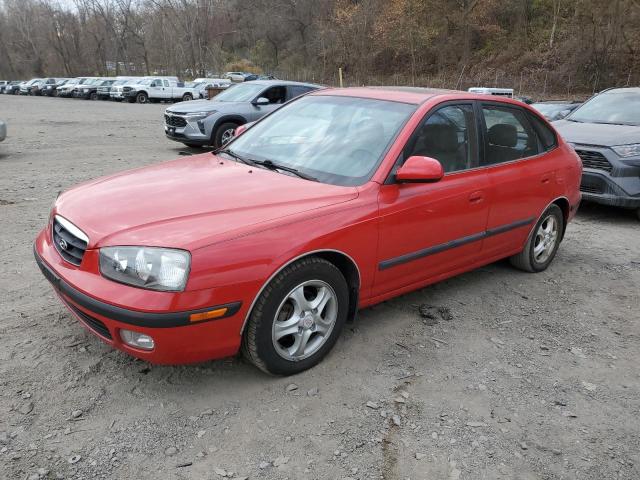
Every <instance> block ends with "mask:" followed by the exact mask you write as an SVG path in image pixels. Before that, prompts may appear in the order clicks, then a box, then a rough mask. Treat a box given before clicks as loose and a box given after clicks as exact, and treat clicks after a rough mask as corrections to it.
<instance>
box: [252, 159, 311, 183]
mask: <svg viewBox="0 0 640 480" xmlns="http://www.w3.org/2000/svg"><path fill="white" fill-rule="evenodd" d="M252 161H253V163H255V164H256V165H260V166H262V167H265V168H268V169H269V170H282V171H283V172H289V173H293V174H294V175H296V176H297V177H300V178H304V179H305V180H311V181H312V182H317V181H318V179H317V178H316V177H312V176H311V175H307V174H306V173H302V172H301V171H300V170H297V169H295V168H293V167H287V166H286V165H280V164H279V163H275V162H274V161H272V160H252Z"/></svg>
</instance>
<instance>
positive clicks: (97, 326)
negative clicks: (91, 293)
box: [65, 302, 113, 340]
mask: <svg viewBox="0 0 640 480" xmlns="http://www.w3.org/2000/svg"><path fill="white" fill-rule="evenodd" d="M65 303H66V304H67V306H68V307H69V308H70V309H71V311H72V312H73V313H75V314H76V315H77V316H78V317H80V320H82V321H83V322H84V323H85V325H86V326H87V327H89V328H90V329H91V330H93V331H94V332H96V333H97V334H98V335H100V336H101V337H104V338H106V339H108V340H113V337H112V336H111V332H110V331H109V329H108V328H107V326H106V325H105V324H104V323H102V322H101V321H100V320H98V319H97V318H94V317H92V316H91V315H87V314H86V313H84V312H83V311H82V310H80V309H79V308H77V307H76V306H75V305H72V304H71V303H69V302H65Z"/></svg>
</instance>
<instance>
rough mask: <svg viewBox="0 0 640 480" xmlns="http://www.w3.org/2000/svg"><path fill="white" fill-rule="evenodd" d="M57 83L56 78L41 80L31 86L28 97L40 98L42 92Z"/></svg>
mask: <svg viewBox="0 0 640 480" xmlns="http://www.w3.org/2000/svg"><path fill="white" fill-rule="evenodd" d="M57 82H58V79H57V78H43V79H42V80H40V81H39V82H36V83H34V84H33V85H32V86H31V91H30V92H29V94H30V95H33V96H36V97H39V96H42V94H43V93H42V92H44V91H46V89H47V87H48V86H53V85H55V84H56V83H57Z"/></svg>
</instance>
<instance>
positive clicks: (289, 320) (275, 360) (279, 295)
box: [242, 257, 349, 375]
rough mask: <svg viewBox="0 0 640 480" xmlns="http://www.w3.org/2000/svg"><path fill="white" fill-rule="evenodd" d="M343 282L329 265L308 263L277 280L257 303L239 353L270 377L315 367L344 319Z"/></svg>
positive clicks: (316, 260) (313, 260)
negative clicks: (270, 375)
mask: <svg viewBox="0 0 640 480" xmlns="http://www.w3.org/2000/svg"><path fill="white" fill-rule="evenodd" d="M348 307H349V291H348V287H347V282H346V280H345V278H344V276H343V275H342V273H341V272H340V270H338V268H337V267H336V266H335V265H333V264H332V263H330V262H328V261H326V260H324V259H321V258H317V257H308V258H305V259H302V260H299V261H297V262H295V263H293V264H292V265H289V266H288V267H286V268H285V269H284V270H282V271H281V272H280V273H278V274H277V275H276V277H275V278H274V279H273V280H271V282H270V283H269V284H268V285H267V286H266V287H265V289H264V290H263V291H262V293H261V294H260V296H259V297H258V299H257V301H256V303H255V305H254V307H253V310H252V311H251V315H250V317H249V322H248V323H247V327H246V330H245V332H244V335H243V338H242V352H243V354H244V356H245V357H246V358H247V359H248V360H249V361H250V362H251V363H253V364H254V365H255V366H256V367H258V368H259V369H261V370H262V371H264V372H266V373H270V374H272V375H292V374H294V373H298V372H302V371H303V370H306V369H308V368H311V367H313V366H314V365H316V364H317V363H318V362H320V360H322V358H324V356H325V355H326V354H327V353H329V351H330V350H331V348H332V347H333V346H334V344H335V343H336V341H337V339H338V336H339V335H340V331H341V330H342V327H343V325H344V322H345V321H346V319H347V312H348Z"/></svg>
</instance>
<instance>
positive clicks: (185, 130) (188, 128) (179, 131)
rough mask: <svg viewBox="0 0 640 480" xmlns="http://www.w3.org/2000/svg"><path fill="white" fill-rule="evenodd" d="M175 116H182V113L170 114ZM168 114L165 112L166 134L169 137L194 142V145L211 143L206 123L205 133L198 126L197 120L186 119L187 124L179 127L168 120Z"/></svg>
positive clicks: (184, 141) (179, 140)
mask: <svg viewBox="0 0 640 480" xmlns="http://www.w3.org/2000/svg"><path fill="white" fill-rule="evenodd" d="M169 116H173V117H181V118H185V117H182V116H180V115H169ZM166 117H167V114H165V124H164V134H165V135H166V136H167V138H168V139H170V140H174V141H176V142H183V143H192V144H194V145H209V144H210V143H211V135H210V134H207V128H206V125H205V127H204V133H202V131H201V130H200V128H199V127H198V124H197V122H189V121H186V118H185V121H186V125H185V126H182V127H179V126H175V125H171V124H168V123H166V122H167V118H166Z"/></svg>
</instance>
